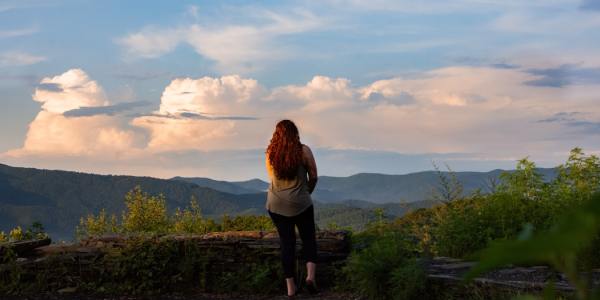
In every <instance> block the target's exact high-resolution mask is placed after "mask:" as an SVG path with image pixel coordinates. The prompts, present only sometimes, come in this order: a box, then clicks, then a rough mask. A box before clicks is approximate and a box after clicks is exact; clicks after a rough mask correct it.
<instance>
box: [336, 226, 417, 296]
mask: <svg viewBox="0 0 600 300" xmlns="http://www.w3.org/2000/svg"><path fill="white" fill-rule="evenodd" d="M379 229H381V228H379ZM362 240H363V241H364V239H362ZM411 250H412V244H411V242H410V241H409V240H407V239H406V236H405V235H402V234H400V233H398V232H394V231H391V230H390V231H386V232H385V233H382V234H381V235H380V236H378V237H377V238H376V239H374V240H371V242H370V243H369V245H368V246H367V247H365V248H364V249H358V250H355V251H354V252H353V253H352V254H351V255H350V257H349V258H348V261H347V264H346V266H344V268H343V270H342V274H344V277H345V281H344V283H343V284H344V286H345V287H346V288H348V289H351V290H352V291H354V292H357V293H359V294H361V295H363V296H366V297H368V298H369V299H382V298H390V297H391V296H392V294H391V291H392V290H393V289H396V288H397V289H401V288H402V286H401V284H399V283H397V282H395V279H398V278H399V277H402V276H405V275H407V273H411V272H413V271H414V270H408V269H406V270H401V267H400V266H402V265H403V264H404V263H406V262H407V261H410V260H409V259H410V258H412V257H414V255H415V253H414V252H413V251H411ZM415 273H416V271H415ZM407 276H408V275H407ZM419 279H422V277H419ZM415 280H418V279H417V278H415ZM409 285H410V286H415V287H417V286H419V284H418V283H410V284H409Z"/></svg>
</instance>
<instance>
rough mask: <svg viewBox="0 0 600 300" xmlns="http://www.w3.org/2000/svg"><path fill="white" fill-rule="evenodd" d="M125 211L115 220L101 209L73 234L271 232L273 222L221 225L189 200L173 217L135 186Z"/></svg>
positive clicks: (159, 200)
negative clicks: (187, 204)
mask: <svg viewBox="0 0 600 300" xmlns="http://www.w3.org/2000/svg"><path fill="white" fill-rule="evenodd" d="M125 205H126V210H125V211H123V212H122V214H121V218H120V219H119V218H118V217H117V216H116V215H114V214H112V215H110V216H109V215H108V214H107V213H106V211H105V210H104V209H103V210H101V211H100V213H99V214H98V215H94V214H90V215H87V216H86V217H85V218H81V219H80V221H79V226H77V229H76V232H77V237H78V238H85V237H91V236H101V235H104V234H112V233H117V234H121V233H126V234H128V233H148V234H167V233H185V234H188V233H189V234H204V233H208V232H213V231H240V230H274V228H275V227H274V226H273V222H272V221H271V219H270V218H269V217H267V216H252V215H246V216H235V217H233V218H232V217H230V216H228V215H224V216H223V218H222V220H221V223H220V224H219V223H217V222H216V221H214V220H212V219H209V218H205V217H203V216H202V211H201V209H200V205H198V201H197V200H196V199H195V198H192V199H191V200H190V205H189V207H185V208H184V209H180V208H177V209H176V210H175V212H174V213H173V215H169V214H168V213H167V208H166V199H165V198H164V196H162V195H158V196H153V195H149V194H148V193H145V192H144V191H142V189H141V188H140V187H139V186H136V187H135V188H133V189H132V190H131V191H129V192H128V193H127V194H126V195H125Z"/></svg>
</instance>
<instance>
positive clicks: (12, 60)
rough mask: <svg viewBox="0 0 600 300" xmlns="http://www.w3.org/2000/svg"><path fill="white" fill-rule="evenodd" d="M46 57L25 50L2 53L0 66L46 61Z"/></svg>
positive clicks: (0, 54) (25, 64) (24, 64)
mask: <svg viewBox="0 0 600 300" xmlns="http://www.w3.org/2000/svg"><path fill="white" fill-rule="evenodd" d="M45 60H46V57H44V56H39V55H33V54H29V53H25V52H4V53H0V67H8V66H27V65H33V64H37V63H39V62H42V61H45Z"/></svg>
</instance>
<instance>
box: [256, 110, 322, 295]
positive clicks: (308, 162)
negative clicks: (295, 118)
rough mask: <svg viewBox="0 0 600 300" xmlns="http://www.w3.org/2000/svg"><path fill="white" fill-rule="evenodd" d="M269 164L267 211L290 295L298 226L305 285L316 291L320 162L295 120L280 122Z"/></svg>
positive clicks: (268, 156) (292, 290)
mask: <svg viewBox="0 0 600 300" xmlns="http://www.w3.org/2000/svg"><path fill="white" fill-rule="evenodd" d="M265 156H266V158H265V162H266V167H267V172H268V173H269V178H270V179H271V185H270V186H269V191H268V193H267V205H266V207H267V211H268V212H269V215H270V216H271V219H272V220H273V223H274V224H275V227H277V232H278V233H279V240H280V243H281V261H282V263H283V270H284V273H285V281H286V284H287V292H288V297H289V298H293V296H294V295H295V294H296V284H295V282H294V274H295V256H296V254H295V251H296V231H295V226H297V227H298V232H299V234H300V239H301V240H302V254H303V256H304V258H305V259H306V269H307V272H306V273H307V276H306V281H305V283H306V288H307V289H308V291H309V292H310V293H311V294H316V293H317V292H318V291H317V288H316V285H315V270H316V264H315V262H316V260H317V244H316V239H315V218H314V210H313V205H312V199H311V197H310V195H311V193H312V192H313V191H314V189H315V186H316V185H317V165H316V163H315V158H314V157H313V155H312V152H311V151H310V148H308V146H306V145H304V144H302V143H301V142H300V135H299V134H298V128H297V127H296V125H295V124H294V122H292V121H290V120H283V121H280V122H279V123H277V126H276V127H275V132H274V133H273V137H272V138H271V143H270V144H269V147H268V148H267V152H266V155H265Z"/></svg>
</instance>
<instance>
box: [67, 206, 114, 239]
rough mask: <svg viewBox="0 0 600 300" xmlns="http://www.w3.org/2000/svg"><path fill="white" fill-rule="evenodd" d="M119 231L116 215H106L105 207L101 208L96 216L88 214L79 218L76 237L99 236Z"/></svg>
mask: <svg viewBox="0 0 600 300" xmlns="http://www.w3.org/2000/svg"><path fill="white" fill-rule="evenodd" d="M120 231H121V230H120V228H119V226H118V225H117V216H115V215H111V216H108V215H107V214H106V210H105V209H102V210H101V211H100V213H99V214H98V215H97V216H94V215H93V214H89V215H87V216H86V217H85V218H81V220H80V221H79V226H77V228H76V233H77V236H78V237H87V236H100V235H103V234H108V233H118V232H120Z"/></svg>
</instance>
